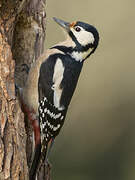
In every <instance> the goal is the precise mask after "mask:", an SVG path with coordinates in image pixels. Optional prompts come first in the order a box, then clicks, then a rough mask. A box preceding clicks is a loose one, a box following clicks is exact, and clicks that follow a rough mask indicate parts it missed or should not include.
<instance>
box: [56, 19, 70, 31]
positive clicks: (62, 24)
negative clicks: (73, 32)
mask: <svg viewBox="0 0 135 180" xmlns="http://www.w3.org/2000/svg"><path fill="white" fill-rule="evenodd" d="M53 20H54V21H55V22H56V23H58V24H59V25H60V26H61V27H63V28H64V29H65V30H66V31H67V32H69V30H70V23H68V22H65V21H63V20H61V19H58V18H55V17H53Z"/></svg>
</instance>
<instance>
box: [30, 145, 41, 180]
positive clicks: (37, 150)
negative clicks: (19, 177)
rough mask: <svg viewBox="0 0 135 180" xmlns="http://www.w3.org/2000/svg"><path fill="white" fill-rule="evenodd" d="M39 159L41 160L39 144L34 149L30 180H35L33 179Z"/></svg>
mask: <svg viewBox="0 0 135 180" xmlns="http://www.w3.org/2000/svg"><path fill="white" fill-rule="evenodd" d="M40 158H41V143H40V144H37V145H36V147H35V153H34V159H33V161H32V165H31V168H30V172H29V179H30V180H35V178H36V172H37V169H38V165H39V162H40Z"/></svg>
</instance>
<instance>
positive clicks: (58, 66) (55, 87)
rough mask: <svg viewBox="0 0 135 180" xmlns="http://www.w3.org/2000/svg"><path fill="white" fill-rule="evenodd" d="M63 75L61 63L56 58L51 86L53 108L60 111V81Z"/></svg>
mask: <svg viewBox="0 0 135 180" xmlns="http://www.w3.org/2000/svg"><path fill="white" fill-rule="evenodd" d="M63 74H64V66H63V64H62V61H61V60H60V59H59V58H58V59H57V61H56V64H55V67H54V75H53V82H54V84H53V86H52V89H53V90H54V97H53V101H54V106H55V107H56V108H58V109H61V108H62V107H60V99H61V94H62V89H61V88H60V84H61V81H62V79H63Z"/></svg>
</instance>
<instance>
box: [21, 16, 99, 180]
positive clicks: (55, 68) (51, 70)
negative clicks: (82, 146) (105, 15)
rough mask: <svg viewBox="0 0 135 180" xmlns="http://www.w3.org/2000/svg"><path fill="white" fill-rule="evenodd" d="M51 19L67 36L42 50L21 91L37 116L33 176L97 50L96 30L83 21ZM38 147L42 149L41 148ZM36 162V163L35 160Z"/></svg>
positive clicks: (60, 125)
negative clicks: (38, 140)
mask: <svg viewBox="0 0 135 180" xmlns="http://www.w3.org/2000/svg"><path fill="white" fill-rule="evenodd" d="M54 20H55V21H56V22H57V23H58V24H59V25H60V26H62V27H63V28H64V30H65V31H66V32H67V39H66V40H65V41H64V42H62V43H59V44H57V45H55V46H53V47H52V48H50V49H49V50H47V51H46V52H45V54H43V55H42V56H41V57H40V58H39V59H38V60H37V62H36V63H35V64H33V67H32V68H31V70H30V73H29V77H28V81H27V83H26V87H25V89H24V92H23V97H24V98H23V99H24V104H26V105H27V107H28V108H29V109H30V111H34V112H35V114H36V116H37V117H38V119H39V124H40V136H41V141H40V142H37V143H36V144H41V145H40V146H38V150H37V152H38V153H36V152H35V159H36V160H37V159H38V160H37V161H36V160H34V161H33V164H32V168H31V171H30V178H31V179H34V178H35V174H36V169H37V167H38V161H39V158H40V157H38V158H37V155H38V156H40V155H41V160H42V162H44V160H45V158H46V153H47V147H48V143H49V141H50V140H51V139H54V138H55V137H56V136H57V135H58V134H59V132H60V129H61V128H62V126H63V123H64V120H65V116H66V113H67V110H68V106H69V104H70V101H71V98H72V96H73V93H74V91H75V88H76V85H77V82H78V78H79V75H80V72H81V70H82V67H83V63H84V61H85V59H87V58H88V57H89V56H90V55H91V54H92V53H94V51H95V50H96V48H97V46H98V42H99V34H98V32H97V30H96V28H95V27H93V26H92V25H89V24H86V23H83V22H73V23H67V22H64V21H62V20H60V19H57V18H54ZM40 148H41V152H40ZM34 163H36V164H34Z"/></svg>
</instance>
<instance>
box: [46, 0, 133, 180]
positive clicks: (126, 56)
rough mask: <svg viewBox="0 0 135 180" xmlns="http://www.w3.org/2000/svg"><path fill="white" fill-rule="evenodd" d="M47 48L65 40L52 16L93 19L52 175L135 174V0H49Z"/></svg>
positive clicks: (113, 179)
mask: <svg viewBox="0 0 135 180" xmlns="http://www.w3.org/2000/svg"><path fill="white" fill-rule="evenodd" d="M46 5H47V7H46V10H47V31H46V48H48V47H50V46H52V45H54V44H56V43H57V42H59V41H61V40H63V39H64V35H63V32H62V30H61V28H60V27H59V26H58V25H57V24H56V23H55V22H54V21H53V20H52V17H57V18H61V19H63V20H65V21H69V22H72V21H77V20H79V21H84V22H87V23H89V24H93V25H94V26H95V27H96V28H97V29H98V31H99V33H100V43H99V47H98V49H97V50H96V52H95V53H94V55H92V56H91V57H90V58H89V59H87V60H86V62H85V64H84V67H83V71H82V73H81V77H80V79H79V83H78V86H77V89H76V92H75V94H74V97H73V99H72V102H71V104H70V108H69V111H68V114H67V117H66V121H65V124H64V127H63V129H62V131H61V133H60V135H59V136H58V137H57V138H56V141H55V145H54V147H53V150H52V152H51V155H50V162H51V164H52V179H53V180H134V179H135V78H134V77H135V35H134V34H135V1H133V0H113V1H112V0H47V4H46Z"/></svg>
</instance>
